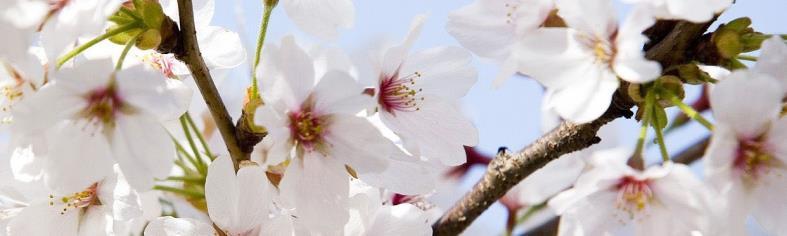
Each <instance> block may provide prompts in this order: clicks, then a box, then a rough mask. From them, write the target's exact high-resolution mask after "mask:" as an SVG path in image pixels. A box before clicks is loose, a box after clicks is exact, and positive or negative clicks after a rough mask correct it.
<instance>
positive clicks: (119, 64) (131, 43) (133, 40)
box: [115, 31, 144, 71]
mask: <svg viewBox="0 0 787 236" xmlns="http://www.w3.org/2000/svg"><path fill="white" fill-rule="evenodd" d="M142 33H144V31H143V32H139V33H138V34H137V35H134V37H133V38H131V39H129V40H128V42H126V46H125V47H123V52H121V53H120V58H118V61H117V64H116V65H115V71H119V70H120V69H123V62H124V61H125V60H126V56H127V55H128V51H130V50H131V47H133V46H134V45H135V44H136V43H137V40H139V37H141V36H142Z"/></svg>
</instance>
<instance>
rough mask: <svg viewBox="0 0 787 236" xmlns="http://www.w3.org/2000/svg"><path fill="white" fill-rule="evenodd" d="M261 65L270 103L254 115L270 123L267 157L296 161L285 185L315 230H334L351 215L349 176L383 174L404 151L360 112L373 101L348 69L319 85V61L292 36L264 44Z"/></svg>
mask: <svg viewBox="0 0 787 236" xmlns="http://www.w3.org/2000/svg"><path fill="white" fill-rule="evenodd" d="M266 55H267V56H266V58H265V59H264V60H263V62H264V63H263V65H262V66H261V67H260V72H262V74H261V75H260V76H258V77H259V78H261V80H262V88H263V91H262V94H263V98H264V100H265V101H266V103H267V104H266V105H265V106H264V107H262V108H260V109H258V110H257V114H256V117H255V119H257V120H256V122H257V123H259V124H262V125H263V126H265V127H266V128H267V129H268V132H269V134H268V137H266V139H271V140H273V141H274V142H275V143H273V144H271V148H270V150H269V151H268V152H269V153H268V155H269V156H279V157H282V156H283V157H288V156H290V154H291V152H293V151H294V153H295V155H294V157H293V160H292V162H291V163H290V164H289V166H288V167H287V170H286V171H285V173H284V177H283V179H282V182H281V183H280V185H279V188H280V189H281V191H282V192H281V194H282V198H283V199H286V200H287V201H289V202H288V203H287V204H285V205H288V206H291V207H294V208H296V211H297V214H298V215H297V217H298V220H300V221H302V222H303V224H304V225H306V226H307V228H308V229H310V230H315V231H318V232H336V231H338V230H340V228H341V226H342V225H344V223H345V222H346V221H347V217H348V215H347V209H346V206H347V196H348V195H347V189H348V178H350V175H351V174H357V175H358V176H363V174H365V173H372V172H382V171H384V170H385V169H386V167H387V165H388V160H386V159H387V158H388V157H390V156H392V154H391V153H393V152H395V151H398V149H396V146H395V145H394V144H393V143H392V142H391V141H390V140H387V139H385V138H384V137H383V136H382V135H381V134H380V131H378V130H377V129H376V128H375V127H374V126H373V125H372V124H370V123H369V122H368V121H366V120H365V119H364V118H361V117H357V116H356V115H355V114H357V113H359V112H360V111H361V110H363V109H364V108H366V107H369V106H370V104H371V102H372V101H371V98H369V97H368V96H365V95H363V94H362V92H363V88H362V87H361V86H360V85H358V84H357V83H356V82H355V80H353V79H352V77H350V76H349V75H347V74H346V73H343V72H338V71H329V72H327V73H325V74H324V75H322V77H321V78H320V80H319V82H317V83H316V84H315V79H316V76H319V75H316V74H315V71H314V63H313V61H312V59H311V58H310V57H309V55H308V54H306V52H304V51H303V49H301V48H300V47H298V45H296V44H295V42H294V39H293V38H292V37H286V38H284V39H283V40H282V43H281V46H280V47H276V46H274V45H267V46H266Z"/></svg>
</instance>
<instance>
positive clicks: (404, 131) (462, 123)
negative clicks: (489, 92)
mask: <svg viewBox="0 0 787 236" xmlns="http://www.w3.org/2000/svg"><path fill="white" fill-rule="evenodd" d="M429 99H430V100H429V101H423V104H422V106H421V107H420V109H419V110H416V111H410V112H408V111H402V112H400V111H397V112H396V113H393V114H391V113H388V112H383V113H381V118H382V120H383V122H384V123H385V124H386V125H388V127H390V128H391V130H393V131H394V132H396V133H397V134H398V135H399V136H400V137H402V140H403V141H404V142H405V143H411V144H416V145H417V146H409V145H406V146H407V148H408V150H409V151H410V152H411V153H413V154H417V155H422V156H424V157H426V158H428V159H430V160H439V161H440V162H442V163H443V164H445V165H450V166H456V165H460V164H462V163H464V162H465V161H466V158H465V151H464V147H463V146H475V145H476V144H477V143H478V131H477V130H476V128H475V126H474V125H473V124H472V123H471V122H470V121H469V120H468V119H467V118H464V117H463V115H462V112H460V111H459V109H458V107H457V105H456V104H454V103H451V102H449V101H442V100H441V99H440V98H438V97H431V98H429Z"/></svg>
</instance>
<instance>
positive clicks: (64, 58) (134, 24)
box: [57, 22, 139, 69]
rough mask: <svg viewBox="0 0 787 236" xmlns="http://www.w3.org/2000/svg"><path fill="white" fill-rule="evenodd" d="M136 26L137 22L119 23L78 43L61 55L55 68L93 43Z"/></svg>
mask: <svg viewBox="0 0 787 236" xmlns="http://www.w3.org/2000/svg"><path fill="white" fill-rule="evenodd" d="M137 27H139V22H132V23H128V24H125V25H121V26H120V27H117V28H115V29H112V30H110V31H107V32H106V33H104V34H102V35H99V36H98V37H96V38H94V39H91V40H90V41H88V42H87V43H85V44H82V45H79V47H77V48H75V49H74V50H71V51H70V52H68V53H66V55H63V57H61V58H60V59H58V60H57V68H58V69H60V67H61V66H63V64H65V63H66V62H67V61H68V60H71V58H74V57H75V56H77V55H79V54H80V53H82V52H83V51H85V50H87V49H88V48H90V47H92V46H93V45H96V44H97V43H99V42H101V41H104V39H108V38H110V37H112V36H115V35H118V34H120V33H123V32H126V31H129V30H131V29H134V28H137Z"/></svg>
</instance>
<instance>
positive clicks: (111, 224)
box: [7, 168, 142, 235]
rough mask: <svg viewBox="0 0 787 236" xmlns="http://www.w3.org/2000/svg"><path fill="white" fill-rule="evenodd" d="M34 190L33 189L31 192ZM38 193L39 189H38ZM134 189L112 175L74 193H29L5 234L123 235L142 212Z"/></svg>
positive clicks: (115, 169)
mask: <svg viewBox="0 0 787 236" xmlns="http://www.w3.org/2000/svg"><path fill="white" fill-rule="evenodd" d="M34 192H35V191H34ZM38 192H39V194H40V191H38ZM139 201H140V200H139V196H138V195H137V192H136V191H134V190H133V189H131V187H130V186H129V185H128V183H127V182H126V179H125V178H124V177H123V174H122V173H120V170H119V169H118V168H114V171H113V174H111V175H109V176H107V178H106V179H103V180H101V181H99V182H96V183H93V184H90V185H88V186H87V187H85V188H84V189H83V190H81V191H78V192H74V193H59V192H57V191H53V192H51V193H50V194H47V195H40V196H30V201H29V202H28V203H27V205H26V206H24V207H23V208H22V209H21V211H19V212H18V214H16V215H15V216H13V218H11V220H10V221H9V223H8V228H7V233H8V235H114V234H117V235H122V234H127V233H128V231H127V230H128V228H127V227H128V225H127V223H128V222H130V220H132V219H134V218H135V217H138V216H140V215H141V214H142V211H141V209H140V205H139V204H140V203H139Z"/></svg>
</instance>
